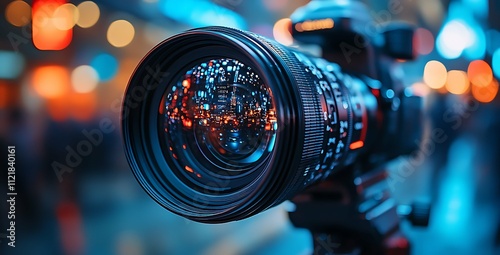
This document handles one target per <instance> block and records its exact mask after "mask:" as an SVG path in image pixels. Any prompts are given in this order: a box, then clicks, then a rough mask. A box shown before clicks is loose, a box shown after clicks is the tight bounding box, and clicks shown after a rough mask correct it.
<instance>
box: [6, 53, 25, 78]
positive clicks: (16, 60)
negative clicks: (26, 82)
mask: <svg viewBox="0 0 500 255" xmlns="http://www.w3.org/2000/svg"><path fill="white" fill-rule="evenodd" d="M0 63H2V64H3V65H2V68H0V79H15V78H17V77H19V75H20V74H21V73H22V71H23V70H24V66H25V61H24V58H23V55H21V54H19V53H17V52H14V51H4V50H0ZM4 63H5V64H4ZM7 63H8V64H7Z"/></svg>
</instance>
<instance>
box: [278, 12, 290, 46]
mask: <svg viewBox="0 0 500 255" xmlns="http://www.w3.org/2000/svg"><path fill="white" fill-rule="evenodd" d="M291 26H292V21H291V20H290V19H289V18H286V19H280V20H278V21H277V22H276V23H275V24H274V27H273V36H274V39H275V40H276V41H277V42H279V43H281V44H283V45H292V44H293V37H292V34H291V33H290V31H291Z"/></svg>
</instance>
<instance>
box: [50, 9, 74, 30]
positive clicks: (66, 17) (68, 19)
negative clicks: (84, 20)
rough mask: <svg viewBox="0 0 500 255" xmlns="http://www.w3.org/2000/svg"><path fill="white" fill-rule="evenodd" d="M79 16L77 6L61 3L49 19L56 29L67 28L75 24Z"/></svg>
mask: <svg viewBox="0 0 500 255" xmlns="http://www.w3.org/2000/svg"><path fill="white" fill-rule="evenodd" d="M79 16H80V14H79V11H78V8H77V7H76V6H75V5H73V4H63V5H61V6H59V7H57V9H56V10H55V11H54V15H53V16H52V19H51V20H52V23H53V24H54V26H55V27H56V28H57V29H60V30H68V29H72V28H73V27H74V26H75V24H76V22H77V21H78V17H79Z"/></svg>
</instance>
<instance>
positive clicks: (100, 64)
mask: <svg viewBox="0 0 500 255" xmlns="http://www.w3.org/2000/svg"><path fill="white" fill-rule="evenodd" d="M118 65H119V64H118V60H117V59H116V58H115V57H114V56H112V55H110V54H107V53H101V54H99V55H97V56H96V57H95V58H94V59H92V61H91V62H90V66H92V67H93V68H94V69H95V70H96V71H97V74H98V75H99V81H102V82H105V81H109V80H111V79H113V78H114V77H115V76H116V74H117V73H118Z"/></svg>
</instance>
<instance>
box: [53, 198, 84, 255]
mask: <svg viewBox="0 0 500 255" xmlns="http://www.w3.org/2000/svg"><path fill="white" fill-rule="evenodd" d="M56 212H57V213H56V215H57V223H58V225H59V233H60V238H61V245H62V248H63V251H64V252H63V253H64V254H81V253H82V251H83V250H84V247H85V238H84V234H83V223H82V216H81V213H80V211H79V209H78V206H77V205H76V204H75V203H73V202H61V203H59V204H58V205H57V208H56Z"/></svg>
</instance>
